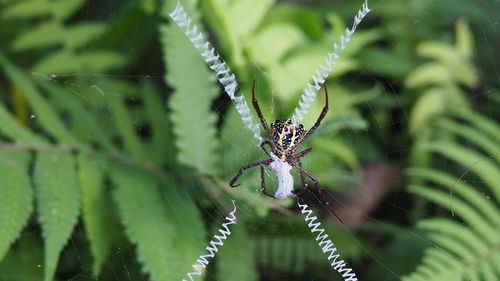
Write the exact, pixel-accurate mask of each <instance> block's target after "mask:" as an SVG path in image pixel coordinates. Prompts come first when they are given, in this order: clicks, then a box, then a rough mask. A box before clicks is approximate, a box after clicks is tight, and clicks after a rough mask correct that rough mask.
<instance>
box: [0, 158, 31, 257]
mask: <svg viewBox="0 0 500 281" xmlns="http://www.w3.org/2000/svg"><path fill="white" fill-rule="evenodd" d="M29 159H30V154H29V153H28V152H25V151H20V150H9V149H4V148H1V149H0V225H1V227H0V261H1V260H2V259H3V257H4V256H5V254H6V253H7V251H8V250H9V248H10V245H11V244H12V243H13V242H14V241H16V239H17V238H18V237H19V234H20V233H21V230H22V229H23V228H24V226H26V224H27V223H28V219H29V217H30V215H31V212H32V211H33V190H32V189H31V182H30V177H29V175H28V170H29Z"/></svg>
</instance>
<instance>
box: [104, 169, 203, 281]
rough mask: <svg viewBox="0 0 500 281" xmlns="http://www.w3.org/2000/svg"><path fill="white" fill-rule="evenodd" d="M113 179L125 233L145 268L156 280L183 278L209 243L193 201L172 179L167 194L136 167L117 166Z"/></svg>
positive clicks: (169, 180) (149, 176)
mask: <svg viewBox="0 0 500 281" xmlns="http://www.w3.org/2000/svg"><path fill="white" fill-rule="evenodd" d="M111 178H112V180H113V182H114V183H115V185H116V190H115V193H114V199H115V202H116V203H117V204H118V208H119V212H120V216H121V219H122V223H123V225H124V226H125V232H126V234H127V236H128V238H129V239H130V241H131V242H132V243H134V244H135V245H136V246H137V255H138V260H139V262H140V263H141V264H142V268H143V270H144V271H145V272H146V273H148V274H149V275H150V278H151V280H153V281H164V280H181V278H183V277H185V276H186V273H187V272H190V271H192V267H191V265H192V264H193V263H194V262H195V261H196V258H197V257H198V255H199V254H200V253H201V252H202V251H203V250H204V249H203V248H202V247H200V245H204V244H205V243H206V242H205V236H204V235H205V234H204V229H203V224H202V222H201V220H200V218H199V217H198V216H197V210H196V207H195V206H194V204H193V203H192V201H191V200H189V198H182V197H181V196H180V195H179V193H178V192H177V191H176V189H177V186H176V185H175V181H173V180H172V179H171V178H168V179H166V180H168V181H165V184H166V185H167V187H166V188H165V192H166V194H165V195H164V196H162V195H161V194H160V193H159V192H158V181H157V180H156V178H154V177H151V175H148V174H144V173H141V172H140V171H138V170H136V169H132V168H127V167H120V166H114V167H112V173H111Z"/></svg>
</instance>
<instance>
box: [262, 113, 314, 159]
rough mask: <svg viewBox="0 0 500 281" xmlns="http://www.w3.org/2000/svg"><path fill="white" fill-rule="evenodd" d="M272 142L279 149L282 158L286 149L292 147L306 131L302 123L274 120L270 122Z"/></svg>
mask: <svg viewBox="0 0 500 281" xmlns="http://www.w3.org/2000/svg"><path fill="white" fill-rule="evenodd" d="M271 131H272V140H271V141H272V142H273V143H274V144H275V145H276V147H277V148H278V149H279V150H280V151H279V152H281V155H277V156H278V157H280V158H282V157H283V156H284V155H286V151H287V150H289V149H291V148H293V147H294V146H295V145H296V144H297V143H298V142H299V141H300V140H301V139H302V138H304V136H305V135H306V131H305V130H304V126H303V125H302V124H299V125H295V124H294V123H293V122H292V120H290V119H288V120H286V121H283V120H276V121H274V122H273V123H272V124H271Z"/></svg>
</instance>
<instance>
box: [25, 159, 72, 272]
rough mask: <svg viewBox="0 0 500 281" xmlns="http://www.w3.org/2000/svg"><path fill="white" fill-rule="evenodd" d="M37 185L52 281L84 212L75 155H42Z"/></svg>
mask: <svg viewBox="0 0 500 281" xmlns="http://www.w3.org/2000/svg"><path fill="white" fill-rule="evenodd" d="M34 182H35V188H36V189H35V190H36V198H37V205H38V214H39V221H40V224H41V226H42V236H43V238H44V242H45V250H44V251H45V259H44V260H45V261H44V266H45V274H44V280H45V281H52V280H53V279H54V274H55V271H56V266H57V261H58V260H59V255H60V253H61V251H62V249H63V247H64V246H65V245H66V243H67V242H68V239H69V238H70V236H71V233H72V232H73V227H74V226H75V224H76V222H77V219H78V215H79V212H80V192H79V187H78V179H77V173H76V167H75V159H74V157H73V155H70V154H66V153H55V152H38V155H37V158H36V165H35V172H34Z"/></svg>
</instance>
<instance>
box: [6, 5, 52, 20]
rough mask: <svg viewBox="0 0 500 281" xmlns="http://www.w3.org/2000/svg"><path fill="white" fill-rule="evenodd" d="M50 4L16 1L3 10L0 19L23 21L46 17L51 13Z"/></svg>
mask: <svg viewBox="0 0 500 281" xmlns="http://www.w3.org/2000/svg"><path fill="white" fill-rule="evenodd" d="M51 2H52V1H49V0H25V1H16V2H14V4H11V5H9V6H8V7H6V8H5V10H3V12H2V17H3V18H5V19H25V18H32V17H42V16H46V15H48V14H49V13H50V12H51V11H52V5H51Z"/></svg>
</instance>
